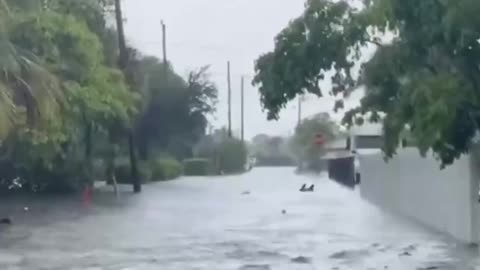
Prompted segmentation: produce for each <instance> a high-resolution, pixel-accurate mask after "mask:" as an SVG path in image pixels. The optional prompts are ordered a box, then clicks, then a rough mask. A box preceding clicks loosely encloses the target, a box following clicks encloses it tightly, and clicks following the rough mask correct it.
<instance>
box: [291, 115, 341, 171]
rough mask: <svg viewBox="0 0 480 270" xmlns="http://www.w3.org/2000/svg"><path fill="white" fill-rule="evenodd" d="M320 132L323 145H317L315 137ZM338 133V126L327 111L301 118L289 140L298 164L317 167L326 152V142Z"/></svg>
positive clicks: (332, 139)
mask: <svg viewBox="0 0 480 270" xmlns="http://www.w3.org/2000/svg"><path fill="white" fill-rule="evenodd" d="M318 134H321V135H322V136H323V137H324V139H325V144H324V145H317V144H316V143H315V137H316V136H317V135H318ZM339 135H340V129H339V126H338V125H337V124H336V123H335V121H333V120H332V119H331V118H330V115H328V114H327V113H319V114H317V115H315V116H313V117H311V118H308V119H305V120H303V121H302V122H301V123H300V125H298V126H297V128H296V129H295V135H294V136H293V138H292V141H291V148H292V150H293V152H294V153H295V156H296V157H297V160H298V161H299V162H300V164H303V163H308V164H309V166H314V167H317V168H318V164H319V163H320V158H321V157H322V156H323V155H324V154H326V148H325V146H326V144H328V143H329V142H332V141H334V140H335V139H336V138H337V137H338V136H339Z"/></svg>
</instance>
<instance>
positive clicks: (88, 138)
mask: <svg viewBox="0 0 480 270" xmlns="http://www.w3.org/2000/svg"><path fill="white" fill-rule="evenodd" d="M86 123H87V124H86V127H85V138H84V140H85V141H84V144H85V177H86V178H87V179H86V183H87V184H88V185H92V184H93V182H94V181H95V179H93V173H92V143H93V142H92V123H91V122H88V121H87V122H86Z"/></svg>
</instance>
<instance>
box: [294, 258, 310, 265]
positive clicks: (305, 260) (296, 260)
mask: <svg viewBox="0 0 480 270" xmlns="http://www.w3.org/2000/svg"><path fill="white" fill-rule="evenodd" d="M291 261H292V262H294V263H303V264H310V263H312V258H309V257H305V256H298V257H295V258H292V259H291Z"/></svg>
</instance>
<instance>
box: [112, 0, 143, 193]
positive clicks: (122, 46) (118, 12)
mask: <svg viewBox="0 0 480 270" xmlns="http://www.w3.org/2000/svg"><path fill="white" fill-rule="evenodd" d="M115 20H116V24H117V31H118V48H119V52H120V55H119V61H118V64H119V67H120V69H121V70H122V71H123V73H124V74H125V77H126V78H127V82H128V83H129V84H130V86H131V87H132V89H133V88H134V83H133V76H132V74H131V73H130V72H129V70H128V64H129V60H130V59H129V55H128V52H127V43H126V41H125V31H124V28H123V15H122V5H121V2H120V0H115ZM128 151H129V155H130V168H131V177H132V181H133V192H135V193H140V192H141V191H142V183H141V181H140V179H139V177H138V168H137V156H136V155H135V139H134V132H133V130H130V131H129V134H128Z"/></svg>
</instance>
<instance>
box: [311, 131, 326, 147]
mask: <svg viewBox="0 0 480 270" xmlns="http://www.w3.org/2000/svg"><path fill="white" fill-rule="evenodd" d="M313 142H314V143H315V144H316V145H324V144H325V136H323V134H321V133H318V134H317V135H315V139H314V141H313Z"/></svg>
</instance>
